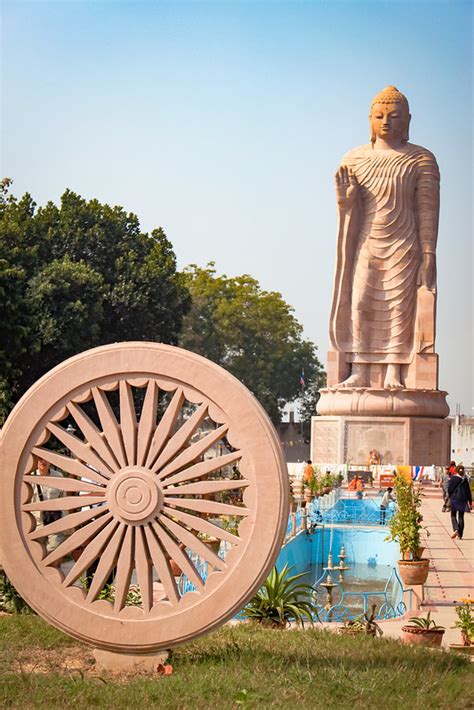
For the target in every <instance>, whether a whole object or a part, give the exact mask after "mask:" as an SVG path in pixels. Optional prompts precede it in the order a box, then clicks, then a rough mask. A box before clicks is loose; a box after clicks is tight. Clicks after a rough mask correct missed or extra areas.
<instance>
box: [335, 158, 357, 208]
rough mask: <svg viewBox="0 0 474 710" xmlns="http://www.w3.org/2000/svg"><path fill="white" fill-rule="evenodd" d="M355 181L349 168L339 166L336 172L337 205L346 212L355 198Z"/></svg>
mask: <svg viewBox="0 0 474 710" xmlns="http://www.w3.org/2000/svg"><path fill="white" fill-rule="evenodd" d="M358 189H359V186H358V185H357V180H356V178H355V175H354V173H353V172H352V169H351V168H348V167H347V166H346V165H341V167H340V168H339V170H338V171H337V172H336V197H337V204H338V205H339V207H340V208H341V209H343V210H348V209H349V208H350V207H352V205H353V204H354V201H355V198H356V197H357V190H358Z"/></svg>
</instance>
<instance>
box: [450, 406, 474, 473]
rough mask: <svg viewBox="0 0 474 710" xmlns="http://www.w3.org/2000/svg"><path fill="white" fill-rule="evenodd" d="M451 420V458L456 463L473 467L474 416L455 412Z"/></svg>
mask: <svg viewBox="0 0 474 710" xmlns="http://www.w3.org/2000/svg"><path fill="white" fill-rule="evenodd" d="M449 420H450V422H451V458H452V459H454V460H455V461H456V463H462V464H464V466H466V467H469V468H472V467H474V417H468V416H465V415H464V414H457V415H456V416H455V417H449Z"/></svg>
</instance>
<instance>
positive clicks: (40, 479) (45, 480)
mask: <svg viewBox="0 0 474 710" xmlns="http://www.w3.org/2000/svg"><path fill="white" fill-rule="evenodd" d="M23 480H24V481H26V483H31V484H33V485H36V486H41V488H55V489H56V490H58V491H69V492H72V493H84V492H87V493H99V494H102V492H103V491H104V492H105V488H102V487H101V486H97V485H96V484H95V483H88V482H86V481H77V480H76V479H74V478H64V477H62V476H28V475H27V476H24V477H23Z"/></svg>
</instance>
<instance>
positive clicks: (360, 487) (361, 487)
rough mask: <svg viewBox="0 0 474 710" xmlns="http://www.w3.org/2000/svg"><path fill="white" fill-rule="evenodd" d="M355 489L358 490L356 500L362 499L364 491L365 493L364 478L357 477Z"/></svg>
mask: <svg viewBox="0 0 474 710" xmlns="http://www.w3.org/2000/svg"><path fill="white" fill-rule="evenodd" d="M355 489H356V498H362V495H363V491H364V481H363V480H362V478H361V477H360V476H358V477H357V481H356V486H355Z"/></svg>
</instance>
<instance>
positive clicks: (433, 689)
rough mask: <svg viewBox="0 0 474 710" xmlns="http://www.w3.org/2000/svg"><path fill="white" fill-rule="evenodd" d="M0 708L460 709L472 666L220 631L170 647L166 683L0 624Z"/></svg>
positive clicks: (340, 642) (385, 642)
mask: <svg viewBox="0 0 474 710" xmlns="http://www.w3.org/2000/svg"><path fill="white" fill-rule="evenodd" d="M0 662H1V674H0V707H2V708H4V707H21V708H31V707H48V708H77V709H78V710H79V709H80V708H88V707H99V708H135V707H136V708H148V707H155V708H160V710H161V709H162V708H174V709H178V708H179V709H183V710H184V709H185V708H186V709H187V708H190V709H191V708H192V709H193V710H194V709H196V708H212V710H214V709H215V710H221V709H222V708H239V707H242V706H243V707H248V708H270V707H280V708H292V710H295V709H296V708H365V709H371V708H377V709H378V708H382V709H383V710H388V709H389V708H394V709H395V708H396V709H397V710H398V709H403V710H405V709H408V708H417V710H427V709H428V708H436V709H437V710H439V709H440V708H446V709H448V708H456V709H457V710H460V709H461V708H468V707H473V706H474V694H473V692H472V687H473V681H474V677H473V670H474V664H471V663H470V662H469V660H468V659H466V658H464V657H462V656H456V655H454V654H449V653H446V652H442V651H429V650H424V649H418V648H415V647H409V646H408V647H407V646H402V645H401V644H400V643H398V642H395V641H392V640H389V639H376V640H374V639H371V638H366V637H356V638H350V637H339V636H336V635H334V634H331V633H327V632H323V631H321V630H317V629H315V630H307V631H273V630H270V629H268V630H265V629H261V628H258V627H254V626H251V625H239V626H233V627H229V626H227V627H225V628H223V629H221V630H220V631H218V632H216V633H214V634H212V635H210V636H207V637H205V638H202V639H199V640H197V641H195V642H193V643H190V644H187V645H185V646H182V647H180V648H177V649H176V650H175V651H174V653H173V656H172V658H171V659H170V661H169V662H170V663H171V664H172V666H173V669H174V672H173V674H172V675H169V676H156V675H153V674H147V675H144V674H142V675H133V676H130V675H129V676H124V675H111V674H102V675H98V674H97V672H96V671H95V670H94V668H93V659H92V654H91V650H90V649H89V648H88V647H86V646H84V645H82V644H79V643H77V642H76V641H74V640H72V639H70V638H68V637H67V636H64V635H63V634H62V633H60V632H59V631H56V630H55V629H52V628H51V627H50V626H48V625H47V624H46V623H45V622H44V621H42V620H41V619H40V618H39V617H37V616H3V617H0Z"/></svg>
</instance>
